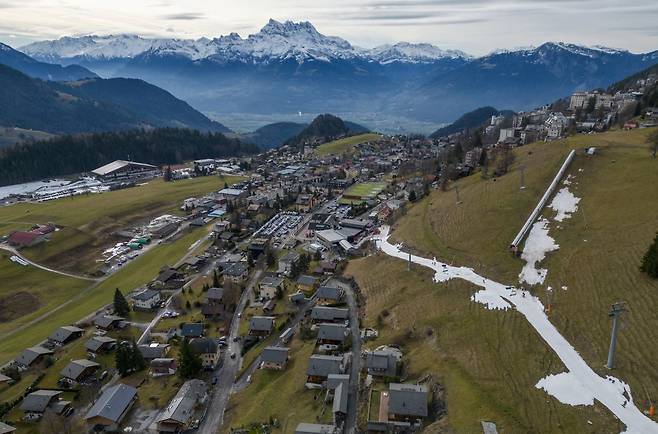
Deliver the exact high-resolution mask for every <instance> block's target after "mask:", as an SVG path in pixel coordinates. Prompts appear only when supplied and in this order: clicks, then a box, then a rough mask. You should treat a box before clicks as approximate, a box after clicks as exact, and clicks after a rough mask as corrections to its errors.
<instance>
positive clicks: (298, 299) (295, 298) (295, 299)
mask: <svg viewBox="0 0 658 434" xmlns="http://www.w3.org/2000/svg"><path fill="white" fill-rule="evenodd" d="M288 300H290V302H291V303H295V304H299V303H303V302H304V301H305V300H306V294H304V293H303V292H299V291H298V292H295V293H294V294H290V295H289V296H288Z"/></svg>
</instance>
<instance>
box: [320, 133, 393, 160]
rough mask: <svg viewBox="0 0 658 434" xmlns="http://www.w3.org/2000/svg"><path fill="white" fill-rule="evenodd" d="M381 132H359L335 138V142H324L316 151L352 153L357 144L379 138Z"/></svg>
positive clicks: (321, 153)
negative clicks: (354, 134)
mask: <svg viewBox="0 0 658 434" xmlns="http://www.w3.org/2000/svg"><path fill="white" fill-rule="evenodd" d="M380 138H381V136H380V135H379V134H374V133H367V134H359V135H358V136H351V137H345V138H344V139H338V140H334V141H333V142H329V143H324V144H322V145H320V146H318V147H317V148H316V149H315V153H316V154H317V155H319V156H326V155H336V154H350V153H351V152H352V151H353V150H354V147H355V146H356V145H360V144H361V143H365V142H370V141H374V140H379V139H380Z"/></svg>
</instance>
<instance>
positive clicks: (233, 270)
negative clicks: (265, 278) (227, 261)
mask: <svg viewBox="0 0 658 434" xmlns="http://www.w3.org/2000/svg"><path fill="white" fill-rule="evenodd" d="M248 269H249V266H248V265H247V264H246V263H244V262H236V263H235V264H233V265H232V266H230V267H228V268H227V269H226V270H224V274H225V275H227V276H242V275H243V274H244V273H246V272H247V270H248Z"/></svg>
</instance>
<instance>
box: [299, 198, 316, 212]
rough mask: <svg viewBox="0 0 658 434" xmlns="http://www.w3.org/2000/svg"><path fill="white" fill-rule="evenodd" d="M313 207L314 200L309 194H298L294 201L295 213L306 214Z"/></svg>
mask: <svg viewBox="0 0 658 434" xmlns="http://www.w3.org/2000/svg"><path fill="white" fill-rule="evenodd" d="M313 206H315V198H314V197H313V195H310V194H300V195H299V196H297V200H296V201H295V209H296V210H297V212H301V213H307V212H309V211H310V210H311V209H312V208H313Z"/></svg>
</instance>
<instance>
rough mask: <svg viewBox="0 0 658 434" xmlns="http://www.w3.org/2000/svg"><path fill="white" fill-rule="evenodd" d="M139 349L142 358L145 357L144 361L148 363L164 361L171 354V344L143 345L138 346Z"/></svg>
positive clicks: (154, 343)
mask: <svg viewBox="0 0 658 434" xmlns="http://www.w3.org/2000/svg"><path fill="white" fill-rule="evenodd" d="M137 348H138V349H139V352H140V353H142V357H144V360H146V361H151V360H154V359H162V358H164V357H165V356H166V355H167V353H168V352H169V344H159V343H156V342H153V343H151V344H148V345H145V344H141V345H138V346H137Z"/></svg>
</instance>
